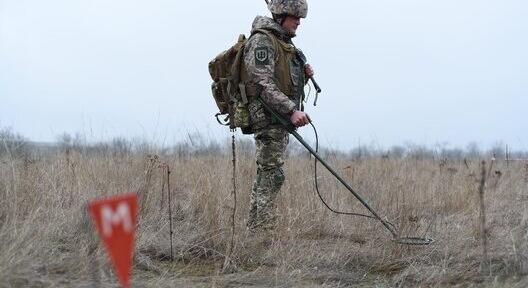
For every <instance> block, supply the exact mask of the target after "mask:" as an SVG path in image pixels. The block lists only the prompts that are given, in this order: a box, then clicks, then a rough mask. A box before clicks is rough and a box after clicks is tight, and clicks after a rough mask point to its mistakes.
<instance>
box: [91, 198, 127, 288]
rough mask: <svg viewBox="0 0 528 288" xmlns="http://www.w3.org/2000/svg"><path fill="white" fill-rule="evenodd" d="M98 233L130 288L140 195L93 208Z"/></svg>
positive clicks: (95, 204) (95, 203)
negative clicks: (138, 197)
mask: <svg viewBox="0 0 528 288" xmlns="http://www.w3.org/2000/svg"><path fill="white" fill-rule="evenodd" d="M89 209H90V214H91V216H92V219H93V220H94V222H95V225H96V228H97V232H98V234H99V236H100V237H101V239H102V241H103V243H104V244H105V247H106V250H107V252H108V255H109V257H110V260H111V262H112V264H113V265H114V269H115V271H116V274H117V278H118V279H119V282H121V285H123V287H125V288H128V287H130V271H131V268H132V257H133V252H134V236H135V232H136V223H137V195H136V194H135V193H130V194H125V195H121V196H117V197H112V198H108V199H102V200H95V201H92V202H90V204H89Z"/></svg>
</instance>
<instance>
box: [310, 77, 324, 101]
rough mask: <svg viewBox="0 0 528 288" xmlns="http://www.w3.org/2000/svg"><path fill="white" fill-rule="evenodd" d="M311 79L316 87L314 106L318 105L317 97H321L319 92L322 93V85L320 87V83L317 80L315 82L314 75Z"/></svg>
mask: <svg viewBox="0 0 528 288" xmlns="http://www.w3.org/2000/svg"><path fill="white" fill-rule="evenodd" d="M310 81H312V84H313V85H314V87H315V92H316V93H315V99H314V106H317V99H319V93H321V91H322V90H321V87H319V84H317V82H315V78H314V77H313V76H312V77H310Z"/></svg>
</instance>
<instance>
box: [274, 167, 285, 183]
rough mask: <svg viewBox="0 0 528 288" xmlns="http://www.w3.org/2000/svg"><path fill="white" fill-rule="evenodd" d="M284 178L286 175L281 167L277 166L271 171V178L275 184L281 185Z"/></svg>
mask: <svg viewBox="0 0 528 288" xmlns="http://www.w3.org/2000/svg"><path fill="white" fill-rule="evenodd" d="M285 179H286V176H285V175H284V171H283V170H282V168H277V169H275V170H274V171H273V180H274V182H275V184H276V186H278V187H281V186H282V184H283V183H284V180H285Z"/></svg>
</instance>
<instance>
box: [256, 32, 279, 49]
mask: <svg viewBox="0 0 528 288" xmlns="http://www.w3.org/2000/svg"><path fill="white" fill-rule="evenodd" d="M258 33H261V34H264V35H266V36H268V38H270V40H271V42H272V43H273V46H274V47H275V49H277V48H279V47H280V46H279V42H278V39H277V36H275V35H274V34H273V33H272V32H271V31H268V30H265V29H255V30H254V31H253V33H251V36H249V37H250V38H251V37H253V35H255V34H258Z"/></svg>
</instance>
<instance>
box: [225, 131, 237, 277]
mask: <svg viewBox="0 0 528 288" xmlns="http://www.w3.org/2000/svg"><path fill="white" fill-rule="evenodd" d="M231 153H232V157H233V158H232V168H233V171H232V172H233V175H232V179H231V183H232V185H233V189H232V190H231V195H232V197H233V208H232V209H231V223H230V224H231V240H230V241H229V246H228V247H227V252H226V257H225V259H224V265H223V267H222V270H223V271H224V272H226V271H228V270H231V269H232V268H234V267H232V266H233V265H234V264H233V260H232V256H233V250H234V249H235V236H236V220H235V217H236V211H237V186H236V160H237V159H236V146H235V132H233V135H232V136H231Z"/></svg>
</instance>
